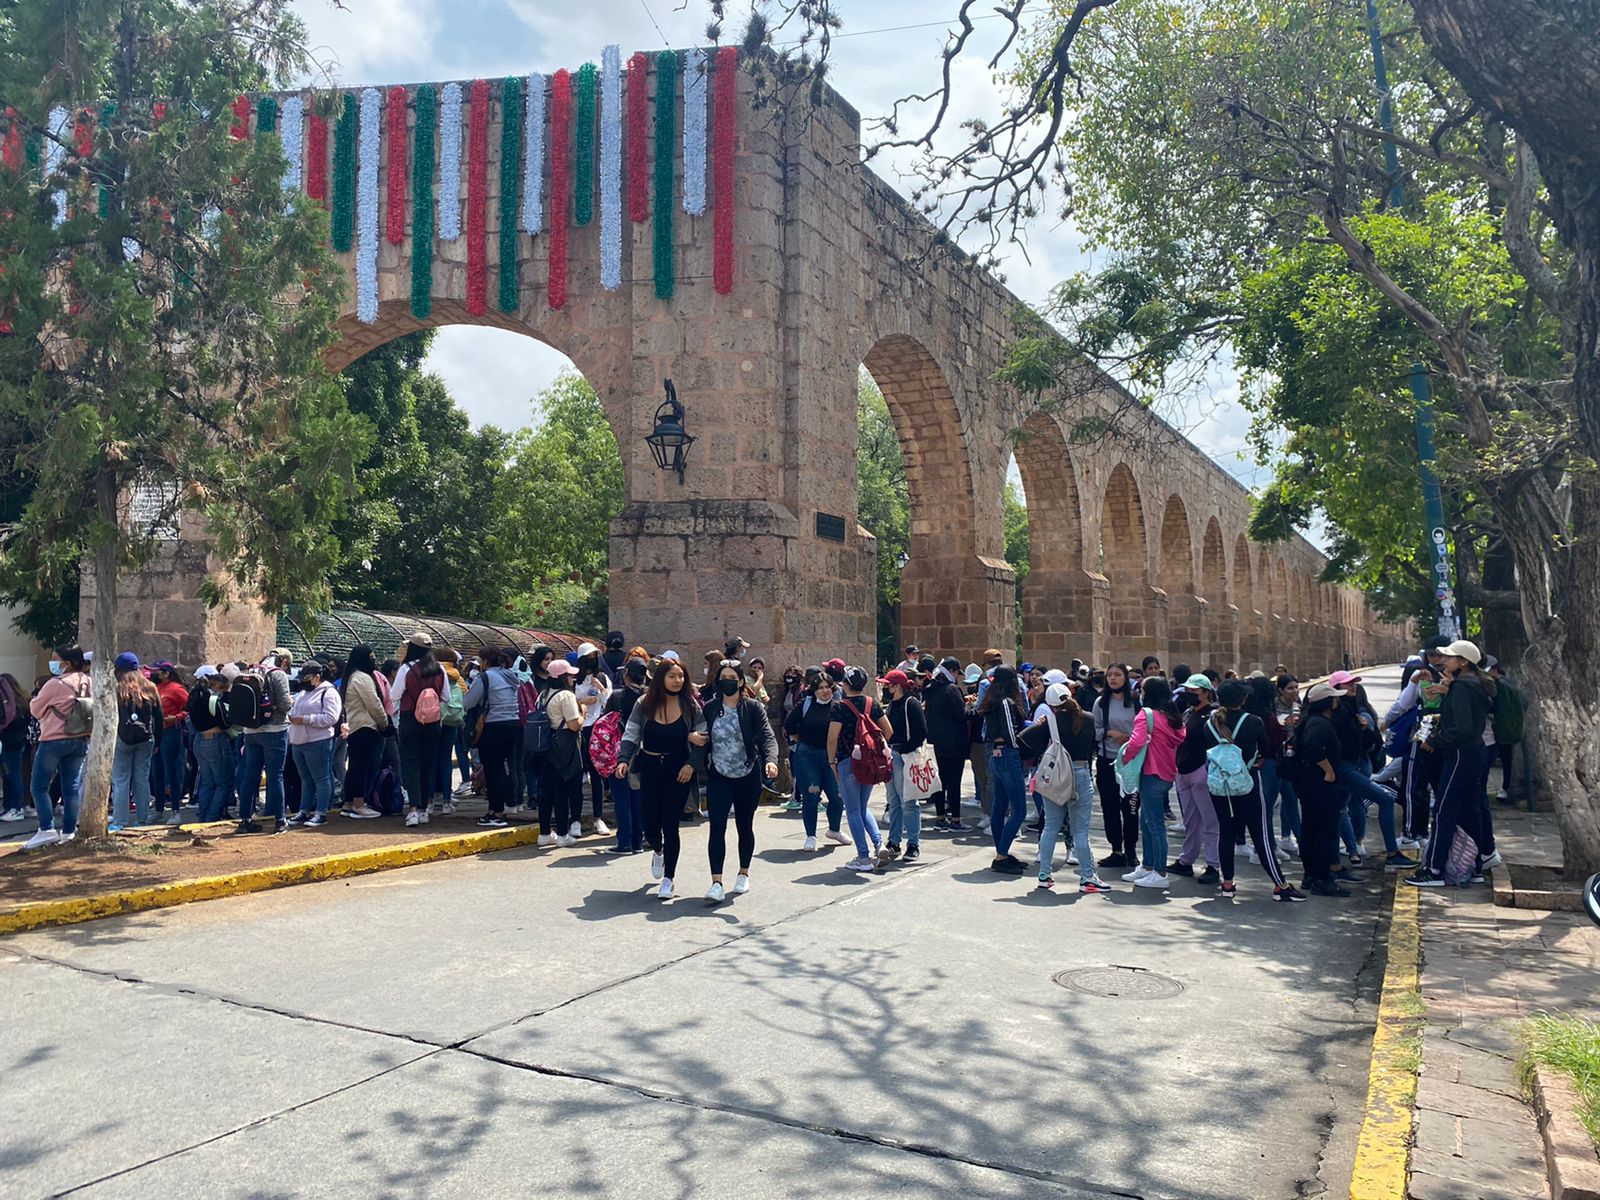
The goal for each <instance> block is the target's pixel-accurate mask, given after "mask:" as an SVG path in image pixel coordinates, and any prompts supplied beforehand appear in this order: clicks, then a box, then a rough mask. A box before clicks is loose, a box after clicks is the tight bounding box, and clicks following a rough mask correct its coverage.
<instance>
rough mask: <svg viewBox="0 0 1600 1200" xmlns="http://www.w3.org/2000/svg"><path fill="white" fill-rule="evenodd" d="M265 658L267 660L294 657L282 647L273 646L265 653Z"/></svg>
mask: <svg viewBox="0 0 1600 1200" xmlns="http://www.w3.org/2000/svg"><path fill="white" fill-rule="evenodd" d="M267 657H268V658H293V657H294V655H292V654H290V653H289V652H288V651H287V650H285V649H284V648H283V647H282V646H274V647H273V648H272V649H271V650H268V651H267Z"/></svg>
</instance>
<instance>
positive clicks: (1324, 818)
mask: <svg viewBox="0 0 1600 1200" xmlns="http://www.w3.org/2000/svg"><path fill="white" fill-rule="evenodd" d="M1338 703H1339V692H1338V690H1337V689H1336V688H1332V687H1329V686H1328V685H1327V684H1325V683H1319V684H1317V685H1316V686H1315V687H1313V688H1312V689H1311V690H1310V691H1309V692H1307V693H1306V698H1305V702H1304V704H1303V705H1302V707H1301V712H1300V719H1299V721H1298V722H1297V723H1296V725H1295V731H1294V761H1295V763H1296V764H1297V765H1296V770H1295V790H1296V792H1297V794H1298V795H1299V797H1300V861H1301V863H1302V864H1303V865H1304V867H1305V884H1306V890H1307V891H1308V892H1310V893H1311V894H1312V895H1314V896H1348V895H1349V894H1350V891H1349V889H1348V888H1342V887H1340V886H1339V884H1338V883H1337V882H1336V881H1335V880H1334V877H1333V869H1334V867H1335V866H1336V865H1337V864H1338V861H1339V810H1340V808H1341V807H1342V804H1343V793H1341V792H1340V790H1339V783H1338V778H1339V777H1338V772H1337V771H1336V769H1335V767H1334V764H1335V763H1336V762H1338V761H1339V733H1338V730H1336V729H1335V728H1334V727H1333V721H1332V720H1331V719H1330V717H1331V715H1332V713H1333V710H1334V708H1335V707H1337V705H1338Z"/></svg>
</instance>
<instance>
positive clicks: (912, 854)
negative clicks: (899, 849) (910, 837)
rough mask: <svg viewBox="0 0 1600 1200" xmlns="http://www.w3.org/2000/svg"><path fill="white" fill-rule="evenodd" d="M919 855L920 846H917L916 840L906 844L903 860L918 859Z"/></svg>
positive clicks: (914, 860) (920, 851) (913, 860)
mask: <svg viewBox="0 0 1600 1200" xmlns="http://www.w3.org/2000/svg"><path fill="white" fill-rule="evenodd" d="M921 857H922V847H921V846H919V845H918V844H917V843H916V842H911V843H909V844H908V845H907V846H906V853H905V861H906V862H916V861H917V859H919V858H921Z"/></svg>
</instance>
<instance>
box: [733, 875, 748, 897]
mask: <svg viewBox="0 0 1600 1200" xmlns="http://www.w3.org/2000/svg"><path fill="white" fill-rule="evenodd" d="M749 890H750V876H748V875H740V876H739V877H738V878H737V879H735V880H734V881H733V894H734V895H735V896H742V895H744V894H745V893H746V892H748V891H749Z"/></svg>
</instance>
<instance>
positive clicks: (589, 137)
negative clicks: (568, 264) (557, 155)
mask: <svg viewBox="0 0 1600 1200" xmlns="http://www.w3.org/2000/svg"><path fill="white" fill-rule="evenodd" d="M597 74H598V73H597V72H596V71H595V67H594V64H593V63H584V64H583V66H581V67H579V68H578V74H577V75H576V76H575V77H574V79H573V83H574V85H575V87H576V90H577V94H578V103H577V124H578V129H577V134H576V137H575V139H574V146H573V149H574V153H573V160H572V184H573V191H572V219H573V220H574V221H575V222H576V223H577V224H579V225H587V224H588V223H589V222H590V221H592V220H594V88H595V79H596V77H597Z"/></svg>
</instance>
